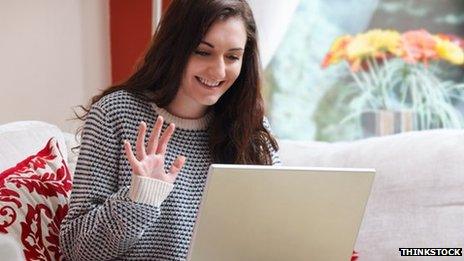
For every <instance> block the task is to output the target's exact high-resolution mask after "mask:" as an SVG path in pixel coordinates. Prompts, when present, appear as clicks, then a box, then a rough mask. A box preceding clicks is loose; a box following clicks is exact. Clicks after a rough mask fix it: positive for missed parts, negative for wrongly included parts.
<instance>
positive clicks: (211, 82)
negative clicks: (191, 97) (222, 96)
mask: <svg viewBox="0 0 464 261" xmlns="http://www.w3.org/2000/svg"><path fill="white" fill-rule="evenodd" d="M198 79H200V82H202V83H203V84H205V85H208V86H209V87H216V86H218V85H219V84H220V83H221V82H220V81H212V80H206V79H203V78H201V77H198Z"/></svg>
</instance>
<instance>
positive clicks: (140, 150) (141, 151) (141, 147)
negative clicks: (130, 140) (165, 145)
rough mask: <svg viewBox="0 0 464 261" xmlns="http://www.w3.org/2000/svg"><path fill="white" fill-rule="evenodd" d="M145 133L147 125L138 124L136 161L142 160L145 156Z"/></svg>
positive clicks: (143, 123)
mask: <svg viewBox="0 0 464 261" xmlns="http://www.w3.org/2000/svg"><path fill="white" fill-rule="evenodd" d="M146 131H147V124H146V123H145V122H143V121H142V122H140V125H139V131H138V133H137V141H136V142H135V154H136V156H137V159H138V160H142V159H143V158H145V157H146V156H147V153H146V152H145V133H146Z"/></svg>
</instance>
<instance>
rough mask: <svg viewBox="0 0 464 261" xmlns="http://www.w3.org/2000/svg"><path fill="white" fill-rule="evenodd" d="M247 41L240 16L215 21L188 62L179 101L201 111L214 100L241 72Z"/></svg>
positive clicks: (178, 94)
mask: <svg viewBox="0 0 464 261" xmlns="http://www.w3.org/2000/svg"><path fill="white" fill-rule="evenodd" d="M246 41H247V35H246V30H245V27H244V24H243V21H242V20H241V19H240V18H234V17H232V18H228V19H226V20H219V21H217V22H215V23H213V25H212V26H211V27H210V28H209V30H208V32H207V33H206V35H205V37H204V38H203V39H202V41H201V43H200V45H198V47H197V48H196V50H195V51H194V52H193V53H192V55H191V56H190V58H189V60H188V62H187V67H186V69H185V71H184V75H183V78H182V82H181V86H180V88H179V91H178V93H177V95H176V98H175V100H177V101H176V103H177V104H178V105H179V104H182V107H187V108H189V109H190V110H193V111H197V112H199V113H200V111H201V113H204V112H205V111H206V109H207V107H208V106H211V105H213V104H215V103H216V102H217V101H218V100H219V98H220V97H221V96H222V95H223V94H224V93H225V92H226V91H227V90H228V89H229V88H230V86H231V85H232V84H233V83H234V81H235V80H236V79H237V77H238V76H239V74H240V70H241V67H242V58H243V53H244V49H245V44H246Z"/></svg>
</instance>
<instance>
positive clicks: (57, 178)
mask: <svg viewBox="0 0 464 261" xmlns="http://www.w3.org/2000/svg"><path fill="white" fill-rule="evenodd" d="M71 185H72V180H71V175H70V173H69V170H68V167H67V166H66V163H65V160H64V159H63V156H62V154H61V152H60V149H59V147H58V143H57V141H56V140H55V139H54V138H52V139H50V140H49V141H48V143H47V145H46V146H45V148H43V149H42V150H41V151H39V152H38V153H37V154H36V155H33V156H30V157H28V158H26V159H25V160H23V161H22V162H20V163H18V164H17V165H16V166H15V167H13V168H10V169H7V170H5V171H3V172H2V173H0V202H1V204H0V233H6V234H8V235H10V236H11V237H13V238H15V239H16V240H17V242H20V244H21V247H22V249H23V252H24V256H25V257H26V259H27V260H61V259H63V258H62V255H61V253H60V248H59V241H58V239H59V228H60V224H61V221H62V220H63V218H64V216H65V215H66V214H67V212H68V203H69V195H70V193H71Z"/></svg>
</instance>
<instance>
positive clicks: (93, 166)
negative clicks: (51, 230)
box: [60, 91, 280, 260]
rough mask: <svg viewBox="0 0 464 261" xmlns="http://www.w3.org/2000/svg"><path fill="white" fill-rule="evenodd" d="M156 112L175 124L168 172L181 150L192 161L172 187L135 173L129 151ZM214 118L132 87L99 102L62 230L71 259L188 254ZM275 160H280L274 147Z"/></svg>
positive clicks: (180, 256) (92, 112)
mask: <svg viewBox="0 0 464 261" xmlns="http://www.w3.org/2000/svg"><path fill="white" fill-rule="evenodd" d="M158 115H161V116H163V117H164V119H165V121H164V126H163V130H164V129H165V128H166V127H167V125H168V124H169V123H171V122H173V123H175V124H176V130H175V132H174V134H173V135H172V137H171V139H170V141H169V143H168V146H167V151H166V154H165V169H166V171H167V170H168V169H169V167H170V165H171V164H172V162H173V161H174V160H175V159H176V157H177V156H178V155H184V156H185V157H186V159H187V160H186V162H185V164H184V166H183V168H182V169H181V171H180V172H179V175H178V177H177V179H176V181H175V183H174V185H172V184H169V183H166V182H163V181H159V180H156V179H152V178H142V177H140V176H137V175H132V174H131V168H130V166H129V162H128V161H127V159H126V156H125V153H124V147H123V141H124V140H128V141H130V142H131V144H132V147H133V148H134V147H135V146H134V145H135V139H136V137H137V129H138V126H139V123H140V122H141V121H145V122H146V123H147V126H148V131H147V137H146V141H147V140H148V135H149V133H150V132H151V129H152V127H153V124H154V121H155V120H156V117H157V116H158ZM212 117H213V115H212V114H211V113H210V114H207V115H205V116H204V117H203V118H201V119H197V120H186V119H180V118H178V117H176V116H174V115H172V114H170V113H169V112H167V111H166V110H164V109H161V108H159V107H157V106H156V105H155V104H150V103H147V102H145V101H143V100H141V99H139V98H137V97H135V96H133V95H132V94H130V93H128V92H126V91H117V92H114V93H111V94H109V95H106V96H105V97H103V98H102V99H100V101H99V102H97V103H95V104H94V105H93V106H92V107H91V110H90V112H89V114H88V117H87V120H86V122H85V124H84V129H83V133H82V143H81V148H80V153H79V158H78V162H77V166H76V170H75V173H74V181H73V190H72V193H71V200H70V209H69V213H68V215H67V216H66V217H65V219H64V220H63V222H62V224H61V229H60V247H61V250H62V252H63V254H64V255H65V257H66V259H68V260H104V259H120V260H121V259H122V260H185V259H186V257H187V253H188V249H189V245H190V240H191V237H192V232H193V226H194V223H195V218H196V215H197V211H198V207H199V203H200V200H201V196H202V193H203V187H204V185H205V181H206V176H207V172H208V168H209V165H210V164H211V156H210V151H209V147H208V132H207V127H208V123H209V121H210V120H211V118H212ZM265 125H266V127H269V126H268V124H267V121H266V120H265ZM272 158H273V164H276V163H280V160H279V157H278V155H277V153H276V152H275V151H272ZM237 193H238V192H237Z"/></svg>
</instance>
